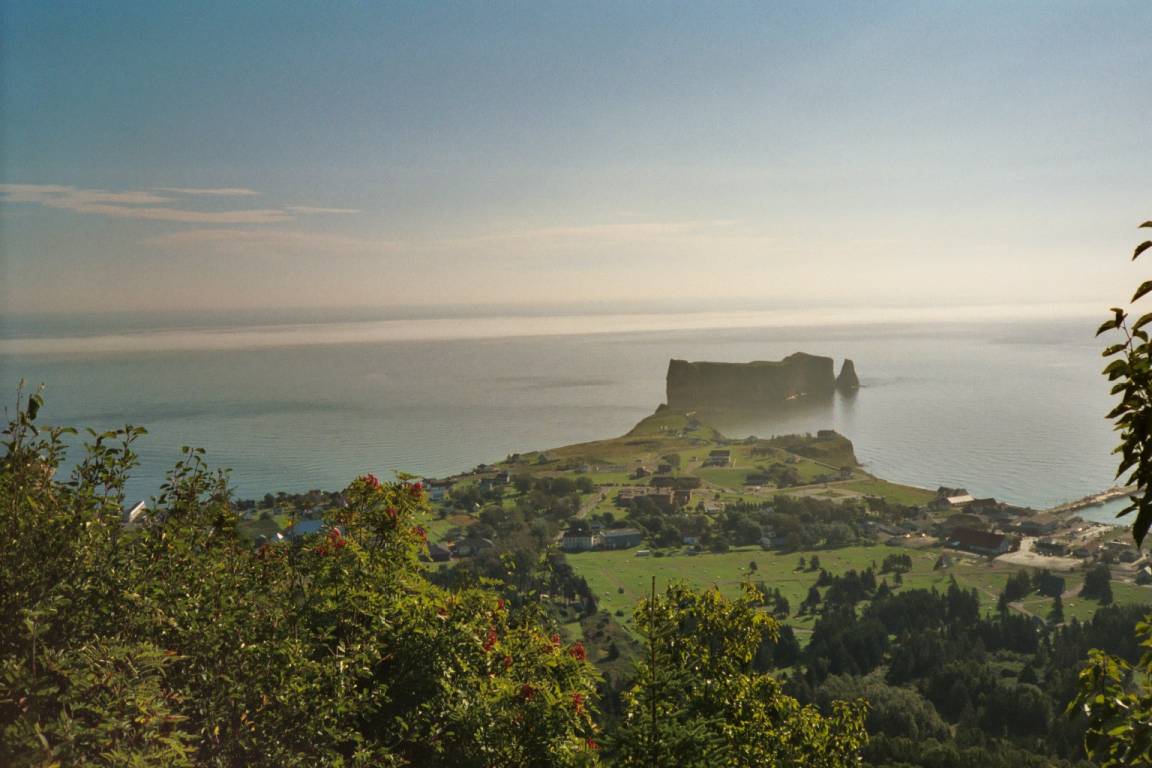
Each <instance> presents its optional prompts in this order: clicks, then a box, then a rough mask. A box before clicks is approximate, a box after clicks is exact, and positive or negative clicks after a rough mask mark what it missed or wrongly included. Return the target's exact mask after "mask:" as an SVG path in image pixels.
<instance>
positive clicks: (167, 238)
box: [144, 229, 405, 254]
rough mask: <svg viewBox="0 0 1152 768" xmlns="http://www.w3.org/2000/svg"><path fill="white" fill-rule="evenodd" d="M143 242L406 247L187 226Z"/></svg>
mask: <svg viewBox="0 0 1152 768" xmlns="http://www.w3.org/2000/svg"><path fill="white" fill-rule="evenodd" d="M144 243H145V244H146V245H152V246H161V247H165V246H177V247H183V246H204V245H224V246H239V247H243V246H245V245H254V246H267V247H272V248H291V249H295V250H318V249H322V250H323V251H324V253H326V254H336V253H373V252H375V253H379V252H382V251H389V252H396V251H399V250H400V249H402V248H404V247H405V245H404V244H402V243H399V242H396V241H392V240H378V239H372V238H363V237H347V236H344V235H330V234H322V233H316V232H283V231H279V230H272V229H189V230H185V231H183V232H172V233H170V234H166V235H157V236H156V237H150V238H147V239H146V240H144Z"/></svg>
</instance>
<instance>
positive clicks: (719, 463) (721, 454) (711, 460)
mask: <svg viewBox="0 0 1152 768" xmlns="http://www.w3.org/2000/svg"><path fill="white" fill-rule="evenodd" d="M704 466H705V467H729V466H732V451H729V450H725V449H723V448H718V449H716V450H714V451H709V452H708V458H706V459H704Z"/></svg>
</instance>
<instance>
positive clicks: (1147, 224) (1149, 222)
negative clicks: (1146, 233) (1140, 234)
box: [1137, 221, 1152, 229]
mask: <svg viewBox="0 0 1152 768" xmlns="http://www.w3.org/2000/svg"><path fill="white" fill-rule="evenodd" d="M1140 227H1152V221H1146V222H1144V223H1143V224H1141V225H1140ZM1140 227H1137V229H1139V228H1140Z"/></svg>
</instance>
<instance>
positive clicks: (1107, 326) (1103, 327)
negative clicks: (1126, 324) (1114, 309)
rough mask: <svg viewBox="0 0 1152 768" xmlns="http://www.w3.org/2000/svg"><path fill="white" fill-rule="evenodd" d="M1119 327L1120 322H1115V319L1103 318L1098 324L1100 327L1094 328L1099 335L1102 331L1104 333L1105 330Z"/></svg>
mask: <svg viewBox="0 0 1152 768" xmlns="http://www.w3.org/2000/svg"><path fill="white" fill-rule="evenodd" d="M1119 327H1120V323H1119V322H1117V321H1116V320H1105V321H1104V322H1103V323H1102V324H1101V325H1100V327H1099V328H1097V329H1096V335H1097V336H1099V335H1100V334H1102V333H1105V332H1107V331H1111V330H1113V329H1115V328H1119Z"/></svg>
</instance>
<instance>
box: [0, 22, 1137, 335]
mask: <svg viewBox="0 0 1152 768" xmlns="http://www.w3.org/2000/svg"><path fill="white" fill-rule="evenodd" d="M1149 29H1152V4H1150V3H1148V2H1146V0H1139V1H1137V2H1100V3H1064V2H1049V3H1015V4H1006V3H992V2H964V3H953V4H947V5H946V4H937V3H911V2H908V3H903V2H891V3H883V4H871V3H795V4H776V3H763V2H744V3H741V2H734V3H723V4H714V3H694V4H681V3H613V2H604V3H595V2H590V3H552V2H524V3H472V4H463V3H461V4H449V3H398V4H397V3H389V4H384V3H365V4H344V3H324V4H317V3H299V4H284V3H280V2H276V3H273V2H246V3H242V4H236V3H224V2H203V3H195V4H188V3H177V2H162V1H157V2H149V3H116V4H106V3H87V2H84V3H79V2H78V3H65V4H57V3H44V2H41V1H40V0H7V1H6V2H4V3H2V4H0V30H3V45H2V46H0V57H2V59H0V78H2V79H0V114H2V115H3V118H2V119H0V311H5V312H30V311H39V312H64V311H88V310H95V311H105V310H125V309H129V310H130V309H141V310H174V309H190V310H205V309H208V310H215V309H223V308H241V309H247V308H268V307H328V306H363V307H379V306H391V305H399V304H402V305H405V306H412V305H438V304H451V303H467V304H475V305H486V304H503V305H508V304H531V305H547V304H562V305H566V304H573V303H598V302H599V303H609V304H612V305H613V306H618V307H625V308H627V307H629V306H631V305H635V306H636V307H640V308H643V307H644V306H645V304H646V303H651V302H661V303H662V305H663V306H668V305H673V306H674V305H675V304H676V303H677V302H683V303H685V305H688V304H691V306H692V307H694V308H697V309H698V308H700V307H708V308H711V309H718V310H724V309H727V308H729V307H730V306H731V305H732V304H733V303H743V304H741V306H745V305H746V304H747V302H757V303H761V302H762V303H763V306H772V305H773V302H777V301H785V300H786V301H787V302H789V303H790V304H791V305H793V306H794V305H795V303H796V302H801V303H803V302H805V301H813V302H816V301H819V302H822V303H824V304H826V305H831V306H835V305H837V304H842V305H844V306H853V307H860V306H865V305H869V304H877V305H880V304H882V305H884V306H919V307H923V306H936V307H941V308H943V307H949V306H953V305H971V304H1006V303H1017V302H1038V301H1051V302H1054V303H1069V302H1076V303H1083V302H1089V303H1092V302H1099V303H1100V305H1101V307H1102V308H1106V307H1107V306H1108V305H1110V304H1114V303H1117V302H1118V301H1120V300H1121V299H1122V298H1123V297H1124V295H1126V294H1127V293H1128V292H1129V291H1130V289H1131V287H1132V286H1133V285H1134V284H1135V283H1136V282H1137V281H1138V280H1139V279H1142V277H1143V276H1144V275H1143V274H1142V272H1141V269H1140V266H1139V265H1135V266H1134V265H1131V264H1130V263H1128V261H1127V259H1126V255H1127V254H1128V253H1130V251H1131V248H1132V246H1134V245H1135V242H1136V241H1137V236H1138V235H1137V232H1136V230H1135V226H1136V225H1137V224H1139V223H1140V222H1141V221H1144V220H1145V219H1148V218H1152V152H1149V138H1150V136H1149V134H1150V131H1152V99H1150V98H1149V94H1152V46H1149V45H1148V39H1147V32H1148V30H1149ZM551 322H555V321H551Z"/></svg>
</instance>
